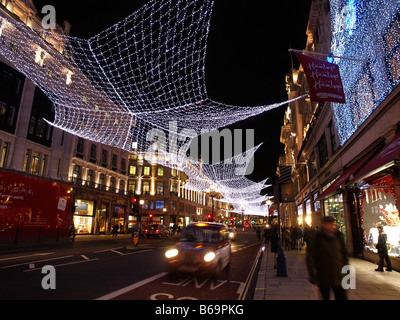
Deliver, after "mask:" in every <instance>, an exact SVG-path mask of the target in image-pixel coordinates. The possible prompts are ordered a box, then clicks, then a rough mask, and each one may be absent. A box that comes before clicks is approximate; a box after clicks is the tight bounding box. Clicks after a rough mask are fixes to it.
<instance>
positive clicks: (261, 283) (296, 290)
mask: <svg viewBox="0 0 400 320" xmlns="http://www.w3.org/2000/svg"><path fill="white" fill-rule="evenodd" d="M285 256H286V270H287V277H277V276H276V269H275V268H274V264H275V261H276V259H275V253H272V252H271V250H270V246H267V247H266V248H265V251H264V254H263V257H262V261H261V266H260V270H259V273H258V279H257V284H256V288H255V291H254V300H320V299H321V298H320V295H319V290H318V288H317V287H316V286H313V285H312V284H311V283H310V282H309V281H308V272H307V266H306V250H305V249H303V250H300V251H298V250H290V251H285ZM350 264H351V265H352V266H354V267H355V269H356V289H349V290H348V298H349V300H400V273H399V272H396V271H392V272H386V271H385V272H377V271H374V269H376V267H377V265H376V264H374V263H371V262H369V261H366V260H362V259H358V258H350ZM331 299H332V297H331Z"/></svg>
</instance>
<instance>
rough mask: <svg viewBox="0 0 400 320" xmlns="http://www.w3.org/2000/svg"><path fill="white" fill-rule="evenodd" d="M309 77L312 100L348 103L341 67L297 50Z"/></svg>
mask: <svg viewBox="0 0 400 320" xmlns="http://www.w3.org/2000/svg"><path fill="white" fill-rule="evenodd" d="M295 54H296V56H297V58H298V59H299V61H300V63H301V65H302V66H303V69H304V72H305V74H306V77H307V82H308V86H309V88H310V99H311V101H330V102H337V103H346V100H345V96H344V90H343V85H342V79H341V78H340V73H339V67H338V65H336V64H334V63H329V62H327V61H324V60H320V59H316V58H313V57H310V56H306V55H304V54H301V53H297V52H295Z"/></svg>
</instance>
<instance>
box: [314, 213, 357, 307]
mask: <svg viewBox="0 0 400 320" xmlns="http://www.w3.org/2000/svg"><path fill="white" fill-rule="evenodd" d="M348 264H349V261H348V257H347V252H346V247H345V244H344V241H343V238H342V234H341V232H340V231H339V230H338V229H337V227H336V224H335V219H334V218H333V217H330V216H328V217H324V218H323V219H322V224H321V228H320V230H319V231H315V232H313V233H312V234H311V237H310V239H309V243H308V246H307V269H308V273H309V276H310V282H311V283H312V284H316V285H318V286H319V289H320V292H321V295H322V298H323V299H324V300H329V295H330V291H331V289H332V290H333V293H334V295H335V299H336V300H347V292H346V290H345V289H344V288H343V287H342V279H343V274H342V268H343V267H344V266H346V265H348Z"/></svg>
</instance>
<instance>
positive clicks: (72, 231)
mask: <svg viewBox="0 0 400 320" xmlns="http://www.w3.org/2000/svg"><path fill="white" fill-rule="evenodd" d="M75 234H76V232H75V224H73V223H72V224H70V226H69V228H68V238H69V237H70V236H72V242H74V241H75Z"/></svg>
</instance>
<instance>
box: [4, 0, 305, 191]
mask: <svg viewBox="0 0 400 320" xmlns="http://www.w3.org/2000/svg"><path fill="white" fill-rule="evenodd" d="M212 7H213V1H212V0H175V1H161V0H154V1H149V2H148V3H147V4H145V5H144V6H143V7H142V8H141V9H139V10H138V11H136V12H134V13H132V14H131V15H130V16H128V17H127V18H125V19H124V20H122V21H120V22H118V23H116V24H115V25H113V26H111V27H109V28H107V29H105V30H104V31H102V32H100V33H98V34H96V35H95V36H93V37H91V38H90V39H79V38H76V37H70V36H67V35H63V34H59V35H55V34H54V32H53V31H52V30H40V34H41V35H42V36H39V33H38V32H35V31H34V30H32V29H31V28H30V27H29V26H27V25H25V24H24V23H22V22H19V21H15V20H12V19H10V18H8V17H6V16H3V17H1V18H0V22H1V24H0V26H1V28H0V32H1V40H2V41H0V54H1V55H2V56H4V57H5V58H6V59H7V60H9V61H10V62H11V63H13V65H14V66H15V67H16V68H17V69H18V70H19V71H21V72H22V73H23V74H24V75H26V76H27V77H28V78H30V79H31V80H32V81H33V82H34V83H35V84H36V85H37V86H39V87H40V88H41V89H42V90H43V91H44V92H45V93H46V95H47V96H48V97H49V98H50V100H51V101H52V102H53V103H54V108H55V119H54V121H53V122H51V124H52V125H53V126H55V127H57V128H60V129H62V130H65V131H67V132H70V133H72V134H74V135H77V136H80V137H83V138H86V139H89V140H92V141H96V142H100V143H103V144H106V145H109V146H112V147H117V148H120V149H123V150H127V151H132V152H135V153H139V152H145V154H146V159H148V160H149V161H151V162H156V163H158V164H161V165H165V166H169V167H172V168H177V169H179V170H182V171H184V172H185V173H186V174H187V175H188V177H189V179H190V180H189V183H188V184H187V187H188V188H189V187H191V188H193V190H203V191H204V188H205V187H206V186H207V184H209V181H210V180H211V181H213V182H214V183H215V184H220V185H221V186H222V187H223V188H224V190H225V193H226V194H225V195H226V196H227V197H228V196H229V195H230V196H231V197H232V194H235V192H234V190H241V189H242V190H246V189H248V190H247V191H248V192H249V193H251V192H254V190H256V189H258V187H260V186H259V184H257V183H254V184H253V183H251V182H250V181H249V180H248V179H246V178H245V177H244V176H245V173H246V166H247V165H248V163H249V161H248V160H249V159H250V158H251V157H252V156H253V153H254V151H255V150H250V151H247V152H245V153H243V155H240V157H238V156H237V157H233V158H232V163H229V162H227V161H224V162H223V163H219V164H213V165H211V164H210V165H206V164H202V163H200V162H198V161H197V162H196V160H194V159H188V157H187V156H186V152H185V151H186V150H187V148H188V147H189V145H190V142H192V141H193V139H194V138H195V137H197V136H199V135H200V134H201V133H202V130H205V131H207V130H208V131H212V130H215V129H217V128H222V127H225V126H227V125H230V124H232V123H235V122H238V121H240V120H243V119H246V118H249V117H252V116H255V115H258V114H260V113H263V112H265V111H268V110H270V109H273V108H276V107H279V106H281V105H284V104H287V103H288V102H290V101H285V102H282V103H276V104H272V105H265V106H233V105H227V104H224V103H221V102H217V101H214V100H213V99H211V98H210V97H208V94H207V90H206V83H205V79H206V75H205V60H206V51H207V38H208V32H209V29H210V18H211V14H212ZM54 37H56V38H57V41H58V43H57V48H56V47H54V46H53V45H52V44H51V43H54V41H50V42H48V41H46V40H45V39H50V38H51V39H53V38H54ZM301 98H302V97H299V98H296V99H301ZM296 99H293V100H291V101H294V100H296ZM252 185H253V187H254V190H252V189H251V186H252ZM185 187H186V186H185ZM221 190H222V188H221ZM258 191H259V189H258Z"/></svg>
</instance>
